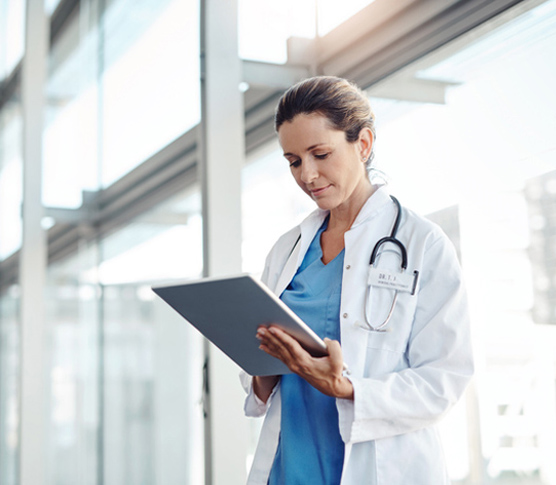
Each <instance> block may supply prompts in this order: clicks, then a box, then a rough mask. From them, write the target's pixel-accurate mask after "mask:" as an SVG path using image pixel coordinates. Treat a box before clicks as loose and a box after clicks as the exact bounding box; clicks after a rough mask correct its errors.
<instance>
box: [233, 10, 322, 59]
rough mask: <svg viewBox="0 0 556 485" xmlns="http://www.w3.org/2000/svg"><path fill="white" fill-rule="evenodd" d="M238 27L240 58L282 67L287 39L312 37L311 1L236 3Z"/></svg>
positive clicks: (313, 20)
mask: <svg viewBox="0 0 556 485" xmlns="http://www.w3.org/2000/svg"><path fill="white" fill-rule="evenodd" d="M267 19H272V22H268V21H267ZM238 25H239V31H238V35H239V55H240V57H242V58H244V59H252V60H257V61H263V62H275V63H281V64H283V63H285V62H286V61H287V60H288V53H287V49H286V41H287V39H288V38H289V37H293V36H297V37H308V38H312V37H314V36H315V0H280V1H276V0H274V1H266V2H261V1H259V0H239V24H238Z"/></svg>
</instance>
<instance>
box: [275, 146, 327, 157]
mask: <svg viewBox="0 0 556 485" xmlns="http://www.w3.org/2000/svg"><path fill="white" fill-rule="evenodd" d="M321 145H326V143H316V144H315V145H311V146H310V147H308V148H307V149H306V150H305V151H307V152H309V151H311V150H312V149H313V148H317V147H319V146H321ZM284 156H285V157H289V156H294V157H296V156H297V155H295V154H294V153H290V152H286V153H284Z"/></svg>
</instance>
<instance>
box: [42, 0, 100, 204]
mask: <svg viewBox="0 0 556 485" xmlns="http://www.w3.org/2000/svg"><path fill="white" fill-rule="evenodd" d="M94 21H95V17H94V10H93V9H90V8H82V9H79V15H76V16H74V17H73V18H72V19H71V21H69V23H67V24H66V25H65V26H64V28H63V30H62V31H61V32H60V33H59V34H58V36H57V37H56V42H55V43H54V45H53V46H52V48H51V50H50V52H49V58H48V62H49V66H48V67H49V74H48V81H47V86H46V112H45V129H44V135H43V140H44V142H43V184H42V185H43V194H42V198H43V203H44V204H45V205H46V206H47V207H66V208H77V207H79V206H80V205H81V204H82V202H83V200H82V193H83V191H84V190H89V191H94V190H97V189H98V187H99V180H98V179H99V177H98V143H99V140H98V102H99V101H98V100H99V95H98V86H97V78H98V69H99V67H98V66H99V64H98V53H97V51H98V42H99V34H98V32H99V31H98V28H97V27H96V24H95V22H94Z"/></svg>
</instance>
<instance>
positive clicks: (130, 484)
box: [0, 0, 556, 485]
mask: <svg viewBox="0 0 556 485" xmlns="http://www.w3.org/2000/svg"><path fill="white" fill-rule="evenodd" d="M209 3H210V2H209ZM222 3H226V4H228V7H226V8H229V5H232V6H233V7H234V8H235V12H236V15H232V16H229V17H226V22H227V24H226V23H225V24H222V25H224V26H225V28H221V29H220V30H219V31H217V32H215V31H214V30H211V28H213V27H212V26H213V25H214V24H215V23H214V22H213V20H214V18H215V17H218V13H216V14H215V13H214V12H215V10H211V8H212V7H210V6H207V5H205V2H204V1H200V0H134V1H130V0H45V2H44V4H43V2H42V1H35V2H33V1H28V2H27V3H26V2H25V1H23V0H0V484H1V485H28V484H29V485H31V484H32V485H39V482H37V481H29V479H26V478H25V477H26V470H27V469H28V468H29V469H30V468H32V467H33V466H35V464H36V463H42V464H43V466H42V468H41V470H42V472H41V474H40V476H41V478H40V480H41V481H40V484H48V485H101V484H102V485H104V484H106V485H120V484H121V485H123V484H125V485H140V484H141V485H173V484H195V485H197V484H201V485H202V484H205V485H211V483H212V482H214V483H226V484H235V483H244V481H245V476H246V475H245V474H246V470H247V469H248V467H249V464H250V462H251V459H252V453H253V451H254V447H255V444H256V441H257V435H258V429H259V425H260V423H258V422H256V421H250V420H247V419H246V418H243V417H242V402H241V394H238V396H237V397H236V395H235V394H234V395H230V398H229V401H228V402H226V407H225V409H224V411H221V412H222V413H226V415H227V416H229V420H230V421H236V422H237V426H239V427H240V428H239V429H240V430H243V431H238V429H237V428H234V429H233V430H231V429H228V428H226V425H221V424H219V423H217V424H215V425H214V427H213V429H212V431H211V432H212V440H213V441H214V442H218V443H219V446H222V447H224V449H229V450H230V453H231V452H232V450H233V453H235V454H234V455H233V456H234V457H236V458H235V459H234V460H233V461H234V463H233V464H231V465H230V464H228V463H227V462H226V461H225V460H222V459H221V458H220V455H219V454H218V453H215V452H214V450H213V449H212V448H211V446H210V440H207V438H206V437H207V434H206V433H207V431H206V419H204V412H205V411H206V409H205V410H204V409H203V365H204V363H205V361H206V356H207V350H206V348H205V347H204V343H203V340H202V339H201V337H200V336H199V335H198V334H197V333H196V331H194V330H192V329H191V328H190V327H189V326H188V325H187V324H185V323H184V322H183V321H182V320H181V318H180V317H178V316H177V315H175V314H174V313H173V312H172V310H170V309H168V308H167V307H166V306H165V305H164V304H163V303H161V302H160V301H157V300H156V299H155V296H154V294H153V293H152V292H151V290H150V287H151V285H153V284H159V283H164V282H168V281H172V280H175V279H179V280H184V279H193V278H199V277H201V276H204V275H207V274H209V273H210V272H208V270H207V267H206V265H207V264H208V263H207V261H208V259H207V258H209V256H210V255H209V254H208V252H209V251H211V249H210V247H209V246H207V237H208V236H207V232H206V219H207V212H206V206H207V200H208V201H210V200H211V197H216V199H226V197H227V194H226V193H224V194H222V193H220V194H217V195H216V196H215V195H211V194H210V193H207V192H208V191H207V186H206V183H205V182H203V176H202V174H203V173H204V172H203V169H202V166H203V163H206V160H207V157H208V158H209V159H210V157H211V156H212V157H213V158H218V160H217V161H216V162H215V166H216V167H217V168H218V167H225V166H226V164H227V163H228V161H229V160H228V157H230V159H231V158H233V157H234V156H235V157H236V158H237V157H238V156H236V155H233V154H231V151H230V154H229V153H228V150H227V146H226V144H222V145H221V146H217V147H213V145H210V146H207V145H206V138H205V139H203V136H204V135H206V133H207V130H211V129H212V128H211V126H212V125H211V124H210V123H211V120H210V117H209V119H208V120H207V119H205V118H206V117H205V115H204V114H203V113H205V111H204V107H203V102H205V101H206V103H210V101H211V100H212V99H215V98H217V95H218V93H219V92H220V91H219V90H220V89H224V88H225V87H227V88H229V87H230V85H231V89H232V92H235V93H237V99H238V100H239V101H240V103H241V104H240V107H241V111H240V112H239V115H238V116H236V117H235V119H234V118H228V119H227V120H226V123H227V126H228V127H229V129H232V128H234V129H237V128H239V129H240V130H241V131H240V133H241V143H240V145H239V146H240V148H241V150H240V153H239V159H240V164H239V169H238V171H237V174H238V175H239V177H240V178H239V182H240V185H239V187H240V191H239V195H237V196H236V195H234V194H235V193H232V194H231V195H230V197H231V198H233V199H237V200H235V202H237V205H238V207H239V208H240V214H241V215H240V220H236V221H235V222H236V225H237V227H238V228H241V230H240V232H239V236H238V238H239V244H240V246H239V247H240V248H241V250H240V251H239V252H240V253H241V254H239V252H238V254H237V255H235V256H230V257H234V258H236V259H237V261H239V265H240V268H241V269H240V270H241V271H243V272H249V273H252V274H255V275H260V272H261V271H262V267H263V264H264V258H265V256H266V253H267V252H268V251H269V249H270V248H271V246H272V244H273V243H274V241H275V240H276V238H277V237H278V236H279V235H280V234H282V233H283V232H284V231H286V230H288V229H289V228H290V227H292V226H293V225H294V224H296V223H297V222H299V221H300V220H301V219H302V218H304V217H305V216H306V215H307V214H308V213H309V212H310V211H311V210H312V209H313V203H312V201H311V200H310V199H309V198H308V197H307V196H306V195H305V194H303V193H302V192H301V191H300V190H299V189H298V188H297V186H296V185H295V183H294V181H293V179H292V177H291V175H290V174H289V168H288V164H287V161H285V160H284V159H283V157H282V155H281V150H280V147H279V145H278V143H277V140H276V137H275V135H274V132H273V125H272V116H273V111H274V106H275V104H276V101H277V100H278V98H279V96H280V94H281V93H282V92H283V91H284V90H285V89H286V88H287V87H288V86H289V85H291V84H292V83H294V82H296V81H297V80H300V79H302V78H304V77H308V76H311V75H314V74H331V75H338V76H342V77H347V78H348V79H351V80H353V81H355V82H356V83H358V84H359V85H360V86H361V87H362V88H364V89H365V91H366V93H367V94H368V96H369V98H370V101H371V105H372V107H373V109H374V112H375V114H376V119H377V140H376V164H377V167H378V168H379V169H380V170H382V171H383V172H384V174H385V178H386V179H387V180H388V183H389V185H390V191H391V193H393V194H395V195H396V196H397V197H398V198H399V199H400V201H401V202H402V204H404V205H406V206H408V207H410V208H412V209H414V210H416V211H417V212H419V213H421V214H423V215H426V216H427V217H429V218H431V219H432V220H434V221H435V222H437V223H438V224H440V225H441V227H442V228H443V229H444V231H445V232H446V233H447V234H448V236H449V237H450V238H451V240H452V241H453V243H454V244H455V246H456V248H457V251H458V254H459V256H460V260H461V264H462V266H463V270H464V274H465V278H466V281H467V286H468V290H469V294H470V301H471V313H472V326H473V331H474V342H475V354H476V362H477V373H476V378H475V379H474V382H473V384H472V385H471V386H470V387H469V389H468V391H467V394H466V396H465V398H464V399H463V400H462V401H461V402H460V403H459V404H458V405H457V406H456V407H455V408H454V409H453V411H452V412H451V413H450V414H449V415H448V416H447V417H446V418H445V420H444V421H443V424H442V435H443V439H444V442H445V448H446V456H447V460H448V463H449V467H450V474H451V478H452V480H453V484H454V485H464V484H465V485H471V484H474V485H478V484H496V485H510V484H511V485H513V484H527V485H541V484H542V485H556V460H555V459H554V458H555V456H556V115H555V112H556V110H555V107H556V89H555V88H554V87H555V86H556V0H546V1H543V0H522V1H519V0H513V1H511V0H497V1H486V0H468V1H454V0H443V1H439V0H403V1H402V0H400V1H399V2H398V1H397V2H388V1H387V0H374V1H372V0H344V1H342V2H336V1H332V0H280V1H277V0H268V1H261V0H237V1H236V0H234V1H232V0H230V2H225V1H224V0H222ZM213 4H214V5H213V6H215V7H217V8H218V7H219V2H218V1H215V2H213ZM33 15H34V18H37V19H38V20H39V22H42V24H41V25H43V26H44V35H42V34H41V33H40V32H39V33H38V34H37V36H34V35H33V34H34V33H36V32H35V31H33V24H30V23H29V19H30V18H33V17H32V16H33ZM228 24H229V25H228ZM226 25H228V27H226ZM206 36H208V37H206ZM211 36H212V37H211ZM35 37H36V38H35ZM207 38H208V41H209V42H208V44H206V45H212V44H210V42H216V43H219V42H220V43H222V44H225V45H231V46H232V48H233V52H234V53H236V55H232V56H231V57H232V59H231V62H234V63H235V64H234V65H236V66H238V67H239V71H238V72H239V73H240V74H239V76H240V78H239V79H236V78H235V77H234V76H233V75H230V77H229V78H228V77H227V76H222V75H219V74H218V70H216V71H212V70H211V69H212V68H210V65H209V67H208V68H207V69H206V70H205V65H204V62H205V54H206V55H207V56H210V55H211V51H210V50H207V51H206V52H205V50H204V49H205V47H206V45H205V44H204V42H205V40H207ZM203 39H205V40H203ZM201 54H203V55H201ZM30 56H34V57H33V58H32V59H31V57H30ZM34 66H39V69H42V71H39V75H37V76H35V75H34V74H33V71H32V69H33V68H34ZM41 66H42V67H41ZM213 73H214V74H213ZM211 75H212V83H213V84H212V85H211V86H209V87H208V88H207V87H206V86H205V83H206V81H207V79H211V77H210V76H211ZM33 93H38V94H39V96H38V98H36V99H38V101H33V100H34V99H35V98H33V97H32V94H33ZM234 96H235V95H234ZM203 100H205V101H203ZM219 102H220V101H219ZM37 113H38V115H37ZM37 123H38V126H35V125H37ZM207 123H208V124H207ZM33 126H35V127H34V128H33ZM219 129H223V130H224V131H225V130H226V125H224V127H223V128H222V127H221V128H219ZM33 130H34V131H33ZM33 133H34V135H33ZM33 137H34V138H33ZM33 140H34V141H33ZM203 140H205V141H204V142H203ZM203 143H205V145H204V149H203ZM33 150H34V151H33ZM209 150H213V152H214V151H217V152H218V153H217V155H218V156H217V157H215V156H214V155H210V154H209V155H207V152H208V151H209ZM26 184H27V185H28V187H26ZM22 206H23V210H22ZM26 211H28V212H26ZM29 214H30V215H29ZM27 215H28V216H27ZM33 234H36V235H37V236H36V237H35V236H33ZM232 237H233V236H232ZM26 254H30V255H31V257H30V258H29V257H25V255H26ZM37 254H38V255H41V254H42V255H43V257H42V259H39V260H38V262H37V261H34V260H33V259H32V257H33V255H37ZM26 274H32V275H36V281H37V282H38V284H36V285H34V283H33V282H34V281H35V279H34V277H31V278H30V279H29V277H26V276H25V275H26ZM36 305H38V307H37V308H40V309H41V312H40V315H39V316H38V317H36V319H35V320H33V319H32V318H31V319H30V320H29V321H27V320H26V315H28V314H32V311H33V308H34V306H36ZM33 325H37V327H36V328H37V329H38V330H37V331H38V334H36V335H39V336H40V339H39V340H38V341H36V342H35V341H33V340H32V335H33V331H34V328H35V327H33ZM25 328H29V329H30V330H29V331H30V332H31V333H30V335H31V337H27V336H26V335H27V334H26V333H25V331H24V330H25ZM37 346H38V347H37ZM36 349H39V350H40V355H38V358H39V361H38V362H35V361H33V356H34V355H35V354H34V352H35V351H36ZM25 359H29V362H30V364H29V365H31V367H29V369H31V371H32V369H33V367H32V366H33V365H36V366H38V367H37V368H39V369H40V370H41V373H39V374H40V375H39V377H38V378H37V379H35V381H36V382H35V381H33V382H31V383H30V384H28V383H27V381H26V379H27V378H28V377H29V375H28V373H27V371H26V364H25V363H26V362H27V361H26V360H25ZM224 365H227V364H224ZM232 370H233V372H232V373H233V375H234V376H235V375H236V374H237V372H236V369H235V368H233V369H232ZM31 371H29V372H30V373H32V372H31ZM32 374H33V375H35V376H36V375H37V373H36V372H34V373H32ZM230 385H231V386H232V387H237V388H239V386H240V385H239V380H235V381H233V382H231V383H230ZM25 386H29V387H25ZM25 389H31V390H34V392H35V394H33V393H31V394H29V393H28V392H25ZM33 396H40V398H34V397H33ZM205 398H206V396H205ZM26 406H27V407H26ZM33 406H35V408H33ZM29 410H31V411H29ZM218 412H220V411H218ZM28 417H29V419H31V418H32V420H34V421H33V423H34V422H36V423H37V424H36V430H37V432H36V433H35V434H33V428H31V431H30V432H27V431H25V430H24V428H23V426H24V424H25V423H26V422H28V421H27V419H28ZM37 443H38V445H37ZM213 453H215V454H214V456H207V454H208V455H211V454H213ZM237 457H239V459H238V458H237ZM207 467H213V468H214V469H215V470H216V471H215V472H214V473H213V474H212V475H213V476H212V477H211V473H207ZM228 467H231V468H228ZM234 467H236V468H234ZM222 473H225V474H226V475H227V476H228V479H227V480H221V479H218V478H217V477H218V476H221V475H219V474H222ZM408 485H410V484H408Z"/></svg>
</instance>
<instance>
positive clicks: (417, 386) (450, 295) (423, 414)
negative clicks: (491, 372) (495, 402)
mask: <svg viewBox="0 0 556 485" xmlns="http://www.w3.org/2000/svg"><path fill="white" fill-rule="evenodd" d="M418 298H419V300H418V304H417V307H416V310H415V315H414V319H413V324H412V329H411V332H410V337H409V341H408V344H407V348H406V353H405V357H406V359H407V365H408V367H407V368H405V369H402V370H400V371H398V372H389V373H388V372H387V373H384V374H383V375H378V376H375V377H372V378H358V377H350V380H351V382H352V383H353V387H354V400H353V401H351V400H345V399H338V400H337V407H338V411H339V417H340V432H341V435H342V439H343V440H344V441H345V442H362V441H368V440H376V439H380V438H386V437H391V436H394V435H399V434H403V433H408V432H411V431H414V430H418V429H421V428H424V427H427V426H430V425H432V424H434V423H435V422H436V421H437V420H438V419H439V418H440V417H441V416H442V415H443V414H445V413H446V411H447V410H448V409H449V408H450V407H451V406H452V405H453V404H454V403H455V402H456V401H457V400H458V399H459V397H460V396H461V395H462V393H463V392H464V390H465V387H466V385H467V383H468V381H469V380H470V378H471V376H472V374H473V361H472V350H471V338H470V330H469V317H468V310H467V298H466V294H465V289H464V286H463V282H462V275H461V271H460V267H459V263H458V261H457V257H456V254H455V251H454V249H453V247H452V245H451V244H450V243H449V242H448V240H447V238H446V237H445V236H444V235H442V237H440V238H437V239H436V240H435V241H434V242H433V243H432V244H431V245H430V247H429V248H428V250H426V251H425V254H424V256H423V266H422V269H421V284H420V290H419V294H418ZM382 352H388V351H387V350H382ZM369 365H372V362H370V363H369Z"/></svg>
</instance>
